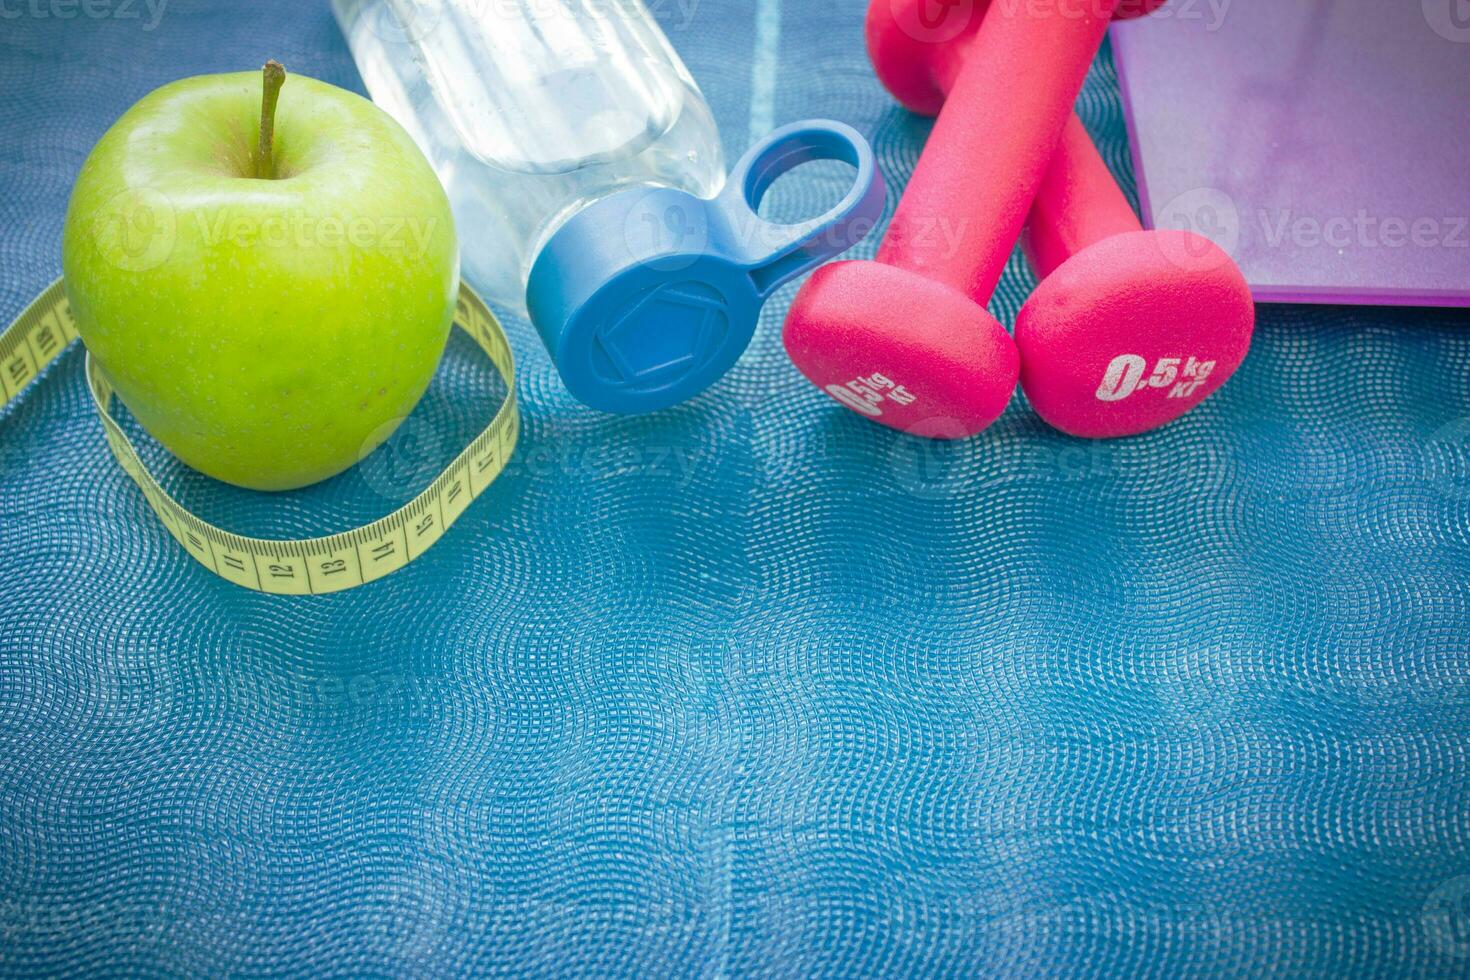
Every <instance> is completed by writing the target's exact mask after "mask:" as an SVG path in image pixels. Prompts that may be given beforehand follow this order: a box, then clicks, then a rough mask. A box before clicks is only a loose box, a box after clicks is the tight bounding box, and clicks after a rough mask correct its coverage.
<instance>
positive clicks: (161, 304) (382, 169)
mask: <svg viewBox="0 0 1470 980" xmlns="http://www.w3.org/2000/svg"><path fill="white" fill-rule="evenodd" d="M283 84H284V90H283V88H282V86H283ZM62 265H63V268H64V271H65V276H66V289H67V295H68V296H69V298H70V300H71V308H72V314H73V316H74V317H75V318H76V324H77V329H78V331H79V332H80V333H81V336H82V340H83V342H84V343H85V344H86V345H87V349H88V351H90V352H91V354H92V356H93V357H95V358H96V359H97V361H98V363H99V365H100V366H101V368H102V369H103V371H104V372H105V373H106V375H107V377H108V378H109V380H111V381H112V383H113V385H114V386H115V387H116V389H117V393H118V395H119V396H120V397H121V398H122V400H123V402H124V404H126V405H127V407H128V408H129V410H131V411H132V413H133V414H134V416H136V417H137V419H138V421H139V422H140V423H141V424H142V426H143V427H144V428H145V429H146V430H147V431H148V432H149V433H150V434H151V435H152V436H153V437H154V438H156V439H157V440H158V441H159V442H161V443H163V445H164V446H165V447H167V448H168V449H169V450H170V451H171V452H172V453H174V455H176V456H177V457H178V458H179V459H181V460H183V461H184V462H185V463H187V464H188V465H190V466H192V467H194V468H195V469H197V470H200V471H202V472H204V473H207V474H209V475H210V476H213V477H215V478H217V479H220V480H225V481H227V482H229V483H234V484H238V485H240V486H244V487H250V488H253V489H259V490H286V489H291V488H293V487H300V486H305V485H306V484H309V483H314V482H316V481H318V480H323V479H326V478H327V477H329V476H332V475H333V474H336V473H339V472H341V471H342V470H344V469H346V468H347V467H349V466H351V465H352V464H353V463H355V462H356V461H358V460H359V459H361V458H362V457H363V456H365V455H367V454H368V453H369V452H371V451H372V449H373V448H374V447H375V446H377V445H378V444H379V443H381V442H382V441H383V440H384V439H386V438H388V436H389V435H391V434H392V432H393V430H394V429H395V428H396V427H397V424H398V422H400V421H401V420H402V419H403V418H404V417H405V416H407V415H408V414H409V413H410V412H411V411H412V410H413V407H414V405H415V404H417V402H418V400H419V398H420V396H421V395H422V394H423V392H424V389H425V388H426V387H427V386H428V383H429V381H430V379H431V378H432V377H433V374H434V370H435V368H436V367H437V365H438V363H439V358H440V356H441V354H442V353H443V350H444V344H445V340H446V339H447V337H448V333H449V329H450V324H451V321H452V317H453V313H454V304H455V298H456V296H457V293H458V289H459V250H458V245H457V242H456V239H455V231H454V219H453V217H452V215H451V213H450V209H449V201H448V198H447V197H446V195H445V193H444V189H443V187H442V186H441V185H440V183H439V180H438V178H437V177H436V176H435V175H434V172H433V170H432V169H431V168H430V167H429V164H428V161H426V160H425V159H424V156H423V154H422V153H421V152H420V151H419V149H418V147H417V146H416V145H415V144H414V143H413V141H412V139H410V138H409V136H408V134H407V133H405V132H404V131H403V129H402V128H401V127H400V126H399V125H398V124H397V123H396V122H394V121H393V120H392V119H391V118H390V117H389V116H388V115H387V114H386V113H384V112H383V111H382V110H381V109H379V108H378V107H376V106H375V105H373V104H372V103H371V102H369V101H367V100H366V99H363V98H362V97H360V96H357V95H354V94H353V93H351V92H347V91H344V90H342V89H339V88H336V87H335V86H332V85H328V84H326V83H324V82H319V81H316V80H315V79H311V78H306V77H303V76H299V75H293V76H292V77H291V79H290V81H289V83H287V82H286V81H285V72H284V71H283V70H281V67H280V66H279V65H277V64H275V63H274V62H272V63H271V64H270V65H267V67H266V71H265V73H264V77H262V75H261V74H257V73H254V72H243V73H239V74H229V75H207V76H199V77H196V78H186V79H183V80H181V81H178V82H174V83H173V84H171V85H166V86H164V87H163V88H160V89H158V90H157V91H155V92H153V93H152V94H150V95H148V96H146V97H145V98H143V100H142V101H140V102H138V103H137V104H136V105H135V106H133V107H132V108H131V109H129V110H128V111H127V112H126V113H125V114H124V115H123V116H122V118H121V119H119V120H118V121H117V122H116V123H115V124H114V125H113V127H112V128H111V129H110V130H108V131H107V133H106V135H104V136H103V137H102V140H101V141H100V142H99V143H98V144H97V146H96V148H95V149H93V150H92V153H91V155H90V156H89V157H88V158H87V161H86V163H85V164H84V165H83V166H82V171H81V175H80V176H79V177H78V179H77V184H76V188H75V189H74V190H73V192H72V197H71V205H70V207H69V208H68V211H67V215H66V229H65V236H64V239H63V243H62Z"/></svg>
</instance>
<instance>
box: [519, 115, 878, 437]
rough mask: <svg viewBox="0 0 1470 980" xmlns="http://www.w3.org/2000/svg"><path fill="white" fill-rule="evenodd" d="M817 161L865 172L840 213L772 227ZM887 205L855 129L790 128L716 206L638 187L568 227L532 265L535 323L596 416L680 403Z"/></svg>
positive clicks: (819, 123)
mask: <svg viewBox="0 0 1470 980" xmlns="http://www.w3.org/2000/svg"><path fill="white" fill-rule="evenodd" d="M810 160H841V161H844V162H846V163H848V164H851V165H852V166H853V167H854V168H856V170H857V173H856V175H855V178H854V180H853V184H852V187H851V189H850V190H849V191H848V193H847V195H846V196H845V197H844V198H843V199H842V201H841V202H839V203H838V204H837V206H836V207H834V208H833V209H832V210H831V211H829V212H827V213H826V214H824V215H822V216H821V217H819V218H814V219H812V220H810V221H804V222H801V223H799V224H793V225H784V224H776V223H774V222H771V221H766V220H765V219H763V218H761V217H760V216H759V214H758V213H757V212H758V211H759V209H760V203H761V198H762V197H763V196H764V195H765V193H766V190H767V189H768V188H769V187H770V186H771V184H772V183H774V182H775V180H776V179H777V178H778V177H780V176H781V175H782V174H784V173H786V172H787V171H788V170H791V169H792V168H793V167H797V166H799V165H801V164H803V163H806V162H808V161H810ZM885 197H886V192H885V190H884V186H883V178H882V176H881V175H880V174H879V173H878V168H877V165H876V164H875V163H874V160H873V151H872V149H871V148H870V147H869V146H868V143H867V141H866V140H864V139H863V137H862V136H861V135H860V134H859V133H858V132H857V131H856V130H854V129H853V128H852V127H850V126H844V125H843V124H841V123H836V122H828V121H825V120H809V121H806V122H800V123H795V124H793V125H790V126H785V127H783V128H781V129H778V130H776V131H775V132H773V133H772V134H771V135H770V136H768V137H766V139H765V140H763V141H762V142H761V143H760V144H759V145H757V146H756V147H755V148H754V149H752V150H751V151H750V152H749V153H747V154H746V155H745V156H744V157H743V158H741V160H740V162H739V163H738V164H736V166H735V170H734V171H733V172H732V173H731V174H730V179H729V182H728V183H727V185H726V187H725V189H724V191H722V192H721V193H720V195H719V196H718V197H716V198H714V199H713V200H704V199H701V198H698V197H695V196H694V195H692V194H688V193H686V192H684V191H679V190H673V189H671V188H666V187H662V188H660V187H655V188H650V187H639V188H632V189H629V190H625V191H619V192H618V193H616V194H613V195H611V196H609V197H606V198H604V199H602V200H600V201H598V202H596V203H595V204H592V205H589V206H588V207H586V208H584V209H583V210H581V211H580V212H578V213H577V214H575V215H574V216H572V217H571V218H570V219H568V220H567V222H566V223H565V224H563V225H562V226H561V227H560V228H559V229H557V231H556V232H555V233H554V234H553V235H552V236H551V238H550V239H549V240H548V241H547V242H546V245H545V246H544V247H543V248H542V249H541V251H540V253H539V254H538V255H537V256H536V260H535V262H534V263H533V264H532V266H531V276H530V280H529V282H528V284H527V288H526V305H527V307H528V308H529V309H530V312H531V321H532V322H533V323H534V324H535V325H536V329H537V330H538V331H540V333H541V338H542V340H544V341H545V343H546V347H547V349H548V350H549V351H551V356H552V358H553V359H554V360H555V361H556V366H557V370H558V371H560V372H561V376H562V380H563V381H565V382H566V386H567V388H568V390H570V391H571V393H572V394H573V395H575V396H577V398H579V399H580V400H582V401H583V402H585V403H586V404H588V405H590V406H592V407H593V408H597V409H601V410H603V411H608V412H621V413H625V414H636V413H639V412H651V411H655V410H657V409H660V408H667V407H668V406H670V405H676V404H678V403H679V402H682V401H684V400H685V399H688V398H692V397H693V396H695V395H697V394H699V393H700V392H701V391H703V390H704V389H705V388H708V387H709V386H710V385H711V384H713V383H714V382H715V381H716V380H718V379H719V378H720V377H721V376H722V375H724V373H725V372H726V371H728V370H729V369H730V367H731V366H732V365H733V364H734V363H735V361H736V360H737V359H738V358H739V357H740V355H741V353H742V352H743V351H744V350H745V347H746V345H747V344H748V343H750V338H751V335H752V334H753V333H754V332H755V326H756V321H757V319H758V317H759V315H760V309H761V306H762V304H764V303H765V301H766V298H767V297H768V296H770V295H771V293H772V292H774V291H775V290H776V288H777V287H779V286H780V285H781V284H782V283H785V282H786V281H788V280H790V279H792V278H794V277H795V276H798V275H801V274H802V273H803V272H806V271H808V270H810V269H812V268H814V267H816V266H818V265H820V264H821V263H822V262H824V261H826V260H827V259H829V258H831V257H833V256H835V255H839V254H841V253H842V252H844V251H846V250H847V249H848V248H850V247H851V246H852V245H854V244H856V243H857V242H858V241H859V240H861V239H862V237H863V236H864V235H866V234H867V233H868V232H869V231H870V230H872V228H873V226H874V224H875V223H876V222H877V220H878V218H879V216H880V215H881V214H882V211H883V204H884V200H885Z"/></svg>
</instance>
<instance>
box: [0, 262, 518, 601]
mask: <svg viewBox="0 0 1470 980" xmlns="http://www.w3.org/2000/svg"><path fill="white" fill-rule="evenodd" d="M454 322H455V325H456V326H457V327H459V328H460V329H462V330H464V331H465V332H466V333H467V334H469V335H470V337H471V338H473V339H474V341H475V343H476V344H477V345H479V348H480V349H481V350H482V351H484V352H485V355H486V356H487V357H488V358H489V359H490V363H491V364H492V365H493V366H494V367H495V370H496V372H497V373H498V374H499V375H500V377H501V378H502V379H503V380H504V381H505V387H506V394H505V400H504V401H503V402H501V404H500V408H499V409H498V410H497V411H496V413H495V416H494V418H492V419H491V420H490V424H489V425H488V426H486V427H485V429H484V431H482V432H481V433H480V434H479V435H478V436H476V437H475V440H474V441H473V442H471V443H470V444H469V446H467V447H466V448H465V449H464V451H463V452H461V453H460V454H459V455H458V456H457V457H455V459H454V462H452V463H450V464H449V466H448V467H446V468H445V470H444V472H442V473H440V474H439V476H438V477H437V478H436V479H435V480H434V481H433V482H432V483H431V484H429V486H428V488H427V489H426V490H424V491H423V492H422V493H420V494H419V495H418V496H417V497H415V498H414V499H413V500H411V501H409V502H408V503H407V504H404V505H403V506H402V507H400V508H398V510H396V511H394V512H393V513H391V514H389V515H388V516H387V517H384V518H381V519H380V520H377V521H374V522H373V523H371V524H368V525H366V526H365V527H360V528H356V529H355V530H351V531H343V532H342V533H340V534H329V535H326V536H324V537H319V538H307V539H303V540H281V541H273V540H267V539H264V538H247V537H242V536H241V535H238V534H231V533H230V532H228V531H224V530H221V529H220V528H217V527H215V526H214V525H213V524H210V523H208V522H207V521H203V520H201V519H200V518H198V517H196V516H195V515H194V514H193V513H192V512H190V511H189V510H188V509H186V508H185V507H184V506H183V505H182V504H180V503H179V502H178V501H177V500H175V499H174V498H173V497H172V496H170V495H169V493H168V491H166V490H164V489H163V487H162V486H160V485H159V483H158V481H157V480H156V479H154V477H153V474H151V473H149V472H148V468H147V467H146V466H144V465H143V461H142V459H141V458H140V457H139V456H138V453H137V450H136V449H135V448H134V447H133V444H132V441H131V440H129V439H128V436H127V433H125V432H124V431H123V430H122V427H121V426H120V425H118V423H117V420H116V419H114V418H113V417H112V412H111V405H112V397H113V394H114V392H113V389H112V385H111V384H109V383H108V381H107V378H106V376H105V375H103V373H102V370H101V368H99V367H98V365H97V362H96V361H94V360H93V359H92V357H91V355H88V356H87V388H88V390H89V391H90V392H91V395H92V401H93V404H94V405H95V407H96V409H97V414H98V416H99V417H100V418H101V419H102V431H103V435H104V436H105V437H106V440H107V445H108V448H109V449H111V450H112V455H113V456H114V457H115V458H116V459H117V462H118V464H119V465H121V466H122V468H123V471H124V472H125V473H127V475H128V476H129V477H131V478H132V480H133V482H134V483H136V484H137V485H138V488H139V489H140V490H142V491H143V497H144V499H146V500H147V502H148V506H149V508H150V509H152V511H153V513H154V514H156V515H157V516H158V520H159V523H161V524H162V525H163V527H164V529H165V530H166V531H168V533H169V534H170V535H171V536H172V537H173V538H174V540H176V541H178V542H179V544H180V545H182V546H183V548H184V550H185V551H186V552H188V553H189V555H190V556H191V557H192V558H193V559H194V560H195V561H197V562H199V564H201V565H203V566H204V567H205V568H207V569H209V570H210V571H212V572H214V573H215V574H216V575H218V576H219V577H220V578H223V579H226V580H228V581H230V582H233V583H235V584H236V585H240V586H244V587H245V588H247V589H255V590H257V591H260V592H271V593H275V594H277V595H308V594H321V593H326V592H341V591H342V590H343V589H351V588H354V587H356V586H359V585H364V584H366V583H368V582H372V581H375V580H377V579H380V578H382V577H383V576H385V575H388V574H389V573H391V572H395V571H397V570H398V569H400V568H402V567H404V566H405V565H407V564H409V563H410V562H412V561H414V560H415V559H416V558H418V557H419V556H420V555H422V554H423V553H424V552H425V551H427V550H429V547H430V546H431V545H433V544H434V542H436V541H438V540H439V538H440V537H441V536H443V534H444V532H445V531H446V530H448V529H449V526H450V525H451V524H453V523H454V522H455V521H456V520H457V519H458V518H459V516H460V515H461V514H463V513H464V512H465V509H466V508H468V507H469V505H470V502H471V501H472V500H474V499H475V498H476V497H478V496H479V495H480V494H482V493H484V491H485V489H486V488H487V487H488V486H490V484H491V483H492V482H494V480H495V478H496V477H497V476H499V475H500V473H501V472H502V471H503V470H504V469H505V465H506V463H507V462H508V461H509V460H510V457H511V454H512V453H513V452H514V451H515V447H516V441H517V439H518V438H519V436H520V413H519V411H518V410H517V406H516V390H515V358H514V356H513V355H512V353H511V349H510V343H509V341H507V340H506V336H505V331H504V330H503V329H502V328H501V326H500V321H498V320H497V319H496V318H495V314H493V313H491V312H490V308H489V307H488V306H486V305H485V302H484V301H483V300H482V299H480V297H479V296H477V295H476V294H475V292H474V290H472V289H470V287H469V286H463V287H461V289H460V295H459V302H458V304H457V305H456V307H455V317H454ZM76 339H77V330H76V324H75V323H74V322H73V320H72V317H71V307H70V306H68V305H67V301H66V291H65V289H64V287H63V285H62V282H61V280H59V279H58V280H57V281H56V282H54V283H52V284H51V285H50V286H49V287H48V288H47V289H46V291H45V292H43V293H42V294H41V295H40V296H39V297H37V298H36V300H35V302H33V303H31V305H30V306H28V307H27V308H26V309H25V311H24V312H23V313H21V315H20V316H19V317H18V318H17V319H16V321H15V322H14V323H12V324H11V325H10V326H9V327H7V328H6V329H5V331H4V332H3V333H0V385H3V389H4V392H5V398H4V400H3V401H0V405H4V404H5V403H7V402H9V401H10V400H12V399H14V398H16V397H17V396H18V395H20V393H21V391H22V390H24V389H25V388H26V387H27V386H28V385H29V384H30V383H31V382H32V381H34V380H35V379H36V378H37V377H38V376H39V375H40V374H41V372H42V371H43V370H44V369H45V368H46V365H48V364H50V363H51V362H52V361H54V360H55V359H56V358H57V357H58V356H60V354H61V352H62V351H64V350H66V348H67V346H68V345H69V344H70V343H71V342H72V341H73V340H76Z"/></svg>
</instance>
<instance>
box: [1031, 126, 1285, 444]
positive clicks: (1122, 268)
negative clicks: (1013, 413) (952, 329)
mask: <svg viewBox="0 0 1470 980" xmlns="http://www.w3.org/2000/svg"><path fill="white" fill-rule="evenodd" d="M1021 241H1022V244H1023V246H1024V247H1025V250H1026V254H1027V256H1028V257H1029V258H1030V259H1031V264H1032V266H1033V267H1034V268H1035V270H1036V274H1037V276H1038V277H1040V278H1041V280H1042V281H1041V285H1040V286H1038V287H1037V289H1036V292H1035V293H1033V294H1032V295H1031V298H1030V299H1028V300H1027V301H1026V304H1025V306H1023V307H1022V308H1021V312H1020V314H1019V315H1018V316H1017V318H1016V345H1017V346H1018V347H1019V348H1020V350H1021V387H1022V388H1023V389H1024V390H1025V392H1026V398H1027V399H1028V400H1029V401H1030V402H1031V407H1032V408H1034V409H1036V413H1037V414H1038V415H1040V416H1041V417H1042V418H1044V419H1046V421H1047V422H1049V423H1051V424H1052V425H1054V426H1056V427H1057V428H1058V429H1061V430H1062V431H1063V432H1069V433H1071V434H1072V435H1077V436H1088V437H1091V438H1103V437H1108V436H1126V435H1133V434H1135V433H1138V432H1146V431H1148V430H1149V429H1154V428H1157V427H1158V426H1161V425H1163V424H1164V423H1166V422H1171V421H1173V420H1174V419H1176V418H1178V417H1179V416H1181V415H1183V414H1184V413H1185V412H1188V411H1189V410H1190V409H1192V408H1194V407H1195V406H1196V405H1198V404H1199V403H1200V402H1202V401H1204V400H1205V399H1206V398H1207V397H1209V395H1210V394H1211V393H1212V392H1213V391H1215V389H1217V388H1219V387H1220V386H1221V385H1222V384H1224V383H1225V381H1226V380H1227V379H1228V378H1229V377H1230V375H1232V374H1233V373H1235V369H1236V368H1237V367H1239V366H1240V362H1241V361H1242V360H1244V358H1245V354H1246V350H1247V349H1249V347H1250V343H1251V333H1252V331H1253V330H1254V328H1255V323H1256V308H1255V305H1254V303H1253V302H1252V300H1251V294H1250V288H1249V287H1248V286H1246V283H1245V277H1244V276H1242V275H1241V274H1240V270H1239V269H1238V268H1237V267H1236V265H1235V263H1234V262H1232V261H1231V259H1230V256H1229V255H1227V254H1225V252H1224V251H1223V250H1222V249H1221V248H1220V247H1219V246H1217V245H1216V244H1215V243H1214V242H1211V241H1210V240H1209V239H1208V238H1205V237H1203V236H1201V235H1196V234H1194V233H1193V232H1188V231H1172V230H1157V231H1144V230H1143V228H1142V226H1141V225H1140V224H1139V223H1138V218H1137V217H1135V216H1134V214H1133V209H1132V208H1131V207H1130V206H1129V204H1128V199H1127V198H1125V197H1124V196H1123V192H1122V191H1121V190H1119V189H1118V184H1117V182H1116V181H1114V180H1113V175H1112V174H1111V173H1109V172H1108V168H1107V165H1106V164H1105V163H1103V159H1102V157H1101V156H1099V155H1098V152H1097V148H1096V147H1095V146H1093V144H1092V139H1091V138H1090V137H1089V136H1088V135H1087V130H1086V129H1084V128H1083V126H1082V121H1081V120H1080V119H1078V118H1077V117H1076V116H1075V115H1074V116H1073V117H1072V118H1071V119H1070V120H1069V121H1068V123H1067V128H1066V130H1065V131H1064V132H1063V134H1062V139H1061V142H1060V143H1059V144H1058V146H1057V151H1056V155H1055V156H1053V157H1052V162H1051V166H1050V168H1048V170H1047V173H1046V177H1045V178H1044V179H1043V180H1042V183H1041V189H1040V190H1039V191H1038V192H1037V195H1036V200H1035V201H1034V202H1033V203H1032V205H1031V216H1030V218H1028V219H1027V223H1026V231H1025V233H1024V235H1023V237H1022V239H1021Z"/></svg>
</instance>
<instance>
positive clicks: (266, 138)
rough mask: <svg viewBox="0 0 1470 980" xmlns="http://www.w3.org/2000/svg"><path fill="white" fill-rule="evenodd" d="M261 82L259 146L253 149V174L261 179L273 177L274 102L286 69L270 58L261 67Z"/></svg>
mask: <svg viewBox="0 0 1470 980" xmlns="http://www.w3.org/2000/svg"><path fill="white" fill-rule="evenodd" d="M261 72H262V74H263V76H264V77H263V84H262V91H261V98H260V146H259V147H257V149H256V151H255V176H256V177H259V178H260V179H262V180H271V179H273V178H274V177H275V175H276V174H275V161H274V160H272V159H271V150H272V149H273V144H274V143H275V137H276V102H277V101H278V100H279V99H280V97H281V86H282V85H285V84H286V69H285V68H283V67H282V66H281V63H280V62H279V61H276V60H275V59H274V58H272V59H271V60H270V61H267V62H266V63H265V67H264V68H262V69H261Z"/></svg>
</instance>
